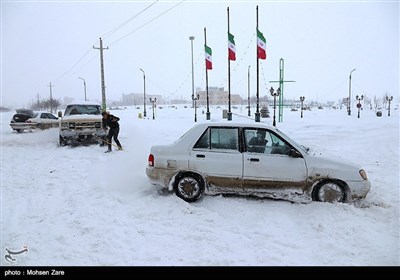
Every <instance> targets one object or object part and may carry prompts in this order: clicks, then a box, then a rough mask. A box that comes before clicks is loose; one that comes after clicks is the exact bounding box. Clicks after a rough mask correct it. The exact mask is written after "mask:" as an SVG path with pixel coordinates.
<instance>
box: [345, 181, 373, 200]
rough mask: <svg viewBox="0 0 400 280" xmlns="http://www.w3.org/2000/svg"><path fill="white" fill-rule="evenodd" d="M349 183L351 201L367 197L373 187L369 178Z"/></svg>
mask: <svg viewBox="0 0 400 280" xmlns="http://www.w3.org/2000/svg"><path fill="white" fill-rule="evenodd" d="M347 183H348V185H349V189H350V196H349V202H353V201H356V200H360V199H363V198H365V197H366V196H367V194H368V192H369V190H370V189H371V182H370V181H368V180H364V181H357V182H347Z"/></svg>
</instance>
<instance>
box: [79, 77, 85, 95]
mask: <svg viewBox="0 0 400 280" xmlns="http://www.w3.org/2000/svg"><path fill="white" fill-rule="evenodd" d="M78 79H81V80H82V81H83V88H84V90H85V101H86V81H85V79H84V78H81V77H78Z"/></svg>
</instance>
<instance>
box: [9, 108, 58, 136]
mask: <svg viewBox="0 0 400 280" xmlns="http://www.w3.org/2000/svg"><path fill="white" fill-rule="evenodd" d="M29 111H30V110H24V111H23V112H21V111H20V110H17V114H15V115H14V116H13V117H12V118H11V121H10V126H11V128H12V129H13V130H15V131H17V132H18V133H20V132H23V131H24V130H32V129H36V128H39V129H47V128H51V127H59V124H60V120H59V119H58V118H57V117H56V116H54V115H53V114H52V113H48V112H33V111H30V112H29Z"/></svg>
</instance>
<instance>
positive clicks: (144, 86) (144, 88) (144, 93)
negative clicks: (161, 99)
mask: <svg viewBox="0 0 400 280" xmlns="http://www.w3.org/2000/svg"><path fill="white" fill-rule="evenodd" d="M140 71H142V72H143V117H144V118H145V117H146V74H145V73H144V71H143V69H142V68H140Z"/></svg>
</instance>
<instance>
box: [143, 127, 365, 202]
mask: <svg viewBox="0 0 400 280" xmlns="http://www.w3.org/2000/svg"><path fill="white" fill-rule="evenodd" d="M146 174H147V176H148V178H149V180H150V182H151V183H152V184H154V185H159V186H162V187H165V188H168V189H169V190H173V191H174V192H175V194H176V195H177V196H178V197H180V198H182V199H183V200H185V201H188V202H193V201H196V200H198V199H199V198H200V197H202V195H203V194H204V193H208V194H238V195H253V196H258V197H269V198H274V199H286V200H290V201H294V202H310V201H312V200H314V201H322V202H353V201H355V200H358V199H362V198H365V197H366V195H367V193H368V192H369V190H370V188H371V183H370V182H369V181H368V178H367V174H366V172H365V171H364V170H363V169H362V168H361V167H360V166H358V165H355V164H352V163H345V162H343V160H340V161H335V160H333V159H328V158H322V157H319V156H316V155H314V154H312V153H311V152H310V151H309V149H308V148H305V147H304V146H302V145H299V144H297V143H296V142H295V141H293V140H292V139H290V138H289V137H288V136H286V135H285V134H284V133H282V132H281V131H280V130H278V129H276V128H274V127H270V126H266V125H264V124H260V123H255V124H243V123H234V122H232V123H202V124H198V125H196V126H194V127H193V128H192V129H190V130H189V131H188V132H186V133H185V134H184V135H183V136H182V137H181V138H179V139H178V140H177V141H176V142H175V143H173V144H171V145H164V146H161V145H158V146H153V147H152V148H151V151H150V155H149V158H148V166H147V168H146Z"/></svg>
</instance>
